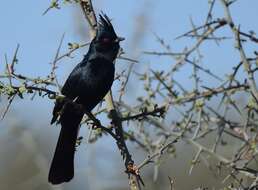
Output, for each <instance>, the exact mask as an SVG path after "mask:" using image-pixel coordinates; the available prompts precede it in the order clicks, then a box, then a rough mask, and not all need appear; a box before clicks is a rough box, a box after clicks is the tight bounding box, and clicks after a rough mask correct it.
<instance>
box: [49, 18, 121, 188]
mask: <svg viewBox="0 0 258 190" xmlns="http://www.w3.org/2000/svg"><path fill="white" fill-rule="evenodd" d="M121 40H122V38H119V37H117V35H116V33H115V31H114V28H113V26H112V24H111V22H110V19H109V18H108V17H107V16H106V15H100V17H99V23H98V27H97V34H96V36H95V38H94V39H93V40H92V42H91V44H90V47H89V50H88V53H87V54H86V55H85V56H84V59H83V60H82V61H81V62H80V63H79V64H78V65H77V66H76V67H75V68H74V69H73V71H72V72H71V74H70V75H69V77H68V78H67V80H66V82H65V84H64V86H63V88H62V90H61V92H62V94H63V95H64V96H65V98H63V99H58V100H56V103H55V107H54V110H53V118H52V120H51V124H52V123H54V122H56V121H57V119H58V117H59V116H60V118H59V122H60V123H61V132H60V135H59V138H58V142H57V146H56V150H55V154H54V158H53V160H52V164H51V167H50V171H49V176H48V180H49V182H51V183H53V184H60V183H62V182H68V181H70V180H71V179H72V178H73V176H74V163H73V162H74V153H75V145H76V140H77V134H78V130H79V125H80V122H81V119H82V117H83V115H84V112H85V111H88V112H90V111H91V110H92V109H93V108H94V107H95V106H96V105H97V104H98V103H99V102H100V101H101V100H102V99H103V98H104V96H105V95H106V93H107V92H108V91H109V89H110V88H111V86H112V83H113V80H114V73H115V68H114V64H113V61H114V60H115V58H116V56H117V53H118V51H119V47H120V46H119V41H121ZM74 102H75V103H74ZM78 105H81V106H78Z"/></svg>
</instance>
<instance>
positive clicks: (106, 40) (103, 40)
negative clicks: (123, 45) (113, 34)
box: [101, 38, 111, 43]
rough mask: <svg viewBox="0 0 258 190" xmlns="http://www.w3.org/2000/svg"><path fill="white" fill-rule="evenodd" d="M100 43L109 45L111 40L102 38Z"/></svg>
mask: <svg viewBox="0 0 258 190" xmlns="http://www.w3.org/2000/svg"><path fill="white" fill-rule="evenodd" d="M101 41H102V42H104V43H109V42H110V41H111V40H110V39H109V38H103V39H102V40H101Z"/></svg>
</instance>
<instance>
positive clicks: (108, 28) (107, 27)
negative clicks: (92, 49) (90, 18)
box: [98, 13, 116, 36]
mask: <svg viewBox="0 0 258 190" xmlns="http://www.w3.org/2000/svg"><path fill="white" fill-rule="evenodd" d="M103 32H104V33H109V34H113V35H114V36H116V33H115V30H114V28H113V25H112V24H111V20H110V18H108V16H107V15H106V14H104V13H101V14H99V22H98V34H99V35H100V34H101V33H103Z"/></svg>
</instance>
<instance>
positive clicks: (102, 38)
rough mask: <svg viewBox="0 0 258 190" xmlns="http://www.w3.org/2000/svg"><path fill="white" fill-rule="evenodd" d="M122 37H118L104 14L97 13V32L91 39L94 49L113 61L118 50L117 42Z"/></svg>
mask: <svg viewBox="0 0 258 190" xmlns="http://www.w3.org/2000/svg"><path fill="white" fill-rule="evenodd" d="M122 40H124V38H121V37H118V36H117V35H116V33H115V30H114V28H113V26H112V24H111V21H110V19H109V18H108V17H107V15H105V14H100V15H99V22H98V26H97V34H96V37H95V38H94V40H93V44H94V46H95V50H96V51H97V52H98V53H102V54H103V55H104V56H108V58H110V59H112V60H111V61H113V60H114V59H115V58H116V56H117V53H118V51H119V48H120V46H119V42H120V41H122Z"/></svg>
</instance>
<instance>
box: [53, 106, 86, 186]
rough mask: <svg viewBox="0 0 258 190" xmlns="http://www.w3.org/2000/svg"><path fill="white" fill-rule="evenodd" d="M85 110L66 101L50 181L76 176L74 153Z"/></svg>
mask: <svg viewBox="0 0 258 190" xmlns="http://www.w3.org/2000/svg"><path fill="white" fill-rule="evenodd" d="M82 117H83V112H82V110H81V109H78V108H77V107H76V106H75V104H73V103H66V104H65V106H64V107H63V110H62V114H61V116H60V122H61V132H60V135H59V138H58V142H57V145H56V150H55V154H54V158H53V160H52V164H51V167H50V171H49V176H48V181H49V182H50V183H52V184H60V183H63V182H68V181H70V180H71V179H72V178H73V176H74V154H75V146H76V140H77V134H78V130H79V126H80V122H81V120H82Z"/></svg>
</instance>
